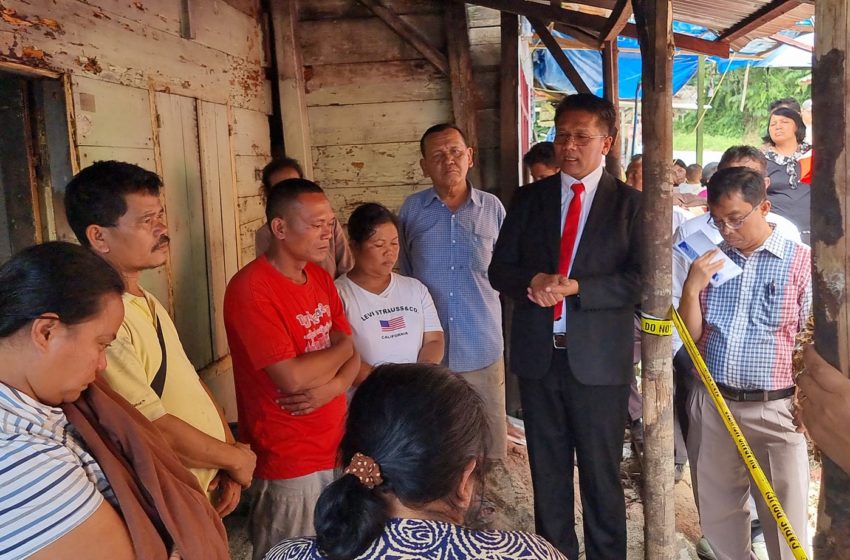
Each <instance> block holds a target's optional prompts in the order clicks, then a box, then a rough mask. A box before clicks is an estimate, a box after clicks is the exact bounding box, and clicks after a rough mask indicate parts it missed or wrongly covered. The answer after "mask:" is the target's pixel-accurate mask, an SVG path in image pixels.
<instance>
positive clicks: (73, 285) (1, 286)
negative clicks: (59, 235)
mask: <svg viewBox="0 0 850 560" xmlns="http://www.w3.org/2000/svg"><path fill="white" fill-rule="evenodd" d="M123 293H124V281H123V280H122V279H121V275H120V274H118V272H117V271H116V270H115V269H114V268H112V266H110V265H109V263H107V262H106V261H105V260H103V259H102V258H100V257H99V256H97V255H96V254H94V253H93V252H92V251H90V250H88V249H86V248H84V247H81V246H79V245H75V244H73V243H68V242H65V241H50V242H48V243H42V244H41V245H33V246H32V247H28V248H26V249H23V250H22V251H20V252H19V253H17V254H16V255H14V256H13V257H12V258H11V259H9V260H8V261H7V262H6V263H5V264H4V265H3V266H0V338H5V337H8V336H11V335H13V334H15V333H16V332H18V331H19V330H20V329H21V328H23V327H25V326H26V325H28V324H29V323H30V322H31V321H33V320H35V319H37V318H38V317H40V316H42V315H44V314H45V313H55V314H56V315H58V316H59V320H60V321H62V322H63V323H65V324H66V325H74V324H77V323H82V322H84V321H86V320H88V319H90V318H91V317H93V316H94V315H96V314H97V313H98V312H99V311H100V310H101V306H102V303H103V296H105V295H107V294H116V295H118V296H120V295H121V294H123Z"/></svg>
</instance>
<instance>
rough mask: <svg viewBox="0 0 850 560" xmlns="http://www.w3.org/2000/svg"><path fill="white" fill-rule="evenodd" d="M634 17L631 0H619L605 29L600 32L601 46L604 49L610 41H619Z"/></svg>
mask: <svg viewBox="0 0 850 560" xmlns="http://www.w3.org/2000/svg"><path fill="white" fill-rule="evenodd" d="M631 16H632V3H631V0H617V5H616V6H614V9H613V10H612V11H611V15H610V16H609V17H608V21H607V22H606V23H605V27H603V28H602V30H601V31H600V32H599V46H600V47H602V46H604V45H605V44H606V43H608V42H610V41H614V40H615V39H617V36H618V35H619V34H620V31H621V30H622V29H623V27H625V25H626V24H627V23H628V22H629V18H630V17H631Z"/></svg>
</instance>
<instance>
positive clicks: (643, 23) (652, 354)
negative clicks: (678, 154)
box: [634, 0, 676, 558]
mask: <svg viewBox="0 0 850 560" xmlns="http://www.w3.org/2000/svg"><path fill="white" fill-rule="evenodd" d="M634 2H635V5H634V11H635V16H636V19H637V28H638V29H639V30H640V33H639V37H638V41H639V42H640V48H641V60H642V62H643V69H642V73H643V77H642V80H641V83H642V85H643V97H642V100H641V105H642V106H641V114H642V115H643V148H644V149H643V204H642V207H641V218H640V225H641V233H640V241H641V247H643V248H644V249H645V250H644V251H643V253H642V256H641V285H642V295H641V309H642V310H643V311H644V312H646V313H649V314H650V315H654V316H656V317H669V313H670V306H671V299H672V282H671V276H672V275H671V271H672V258H673V257H672V254H671V251H672V228H671V227H670V225H671V224H672V223H673V183H672V181H671V176H672V174H671V171H672V169H671V168H672V161H673V88H672V76H673V54H674V52H675V48H674V45H673V29H672V21H673V17H672V16H673V14H672V13H671V10H672V7H671V2H670V0H634ZM672 356H673V348H672V344H671V337H669V336H656V335H652V334H648V333H643V335H642V337H641V364H642V368H641V379H642V384H643V423H644V465H643V467H644V473H645V478H644V503H643V504H644V505H643V511H644V518H645V520H646V521H645V524H644V542H645V545H644V546H645V548H644V551H645V552H644V558H675V557H676V549H675V543H676V538H675V536H676V518H675V500H673V498H672V496H673V485H674V484H675V483H674V480H673V413H674V412H673V359H672Z"/></svg>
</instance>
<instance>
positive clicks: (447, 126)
mask: <svg viewBox="0 0 850 560" xmlns="http://www.w3.org/2000/svg"><path fill="white" fill-rule="evenodd" d="M446 130H456V131H457V132H458V134H460V137H461V138H463V143H464V144H465V145H466V147H467V148H468V147H469V142H468V141H467V140H466V134H464V133H463V131H462V130H461V129H460V127H459V126H457V125H456V124H452V123H440V124H435V125H434V126H432V127H430V128H429V129H428V130H426V131H425V132H424V133H422V138H420V139H419V151H420V152H422V155H423V156H424V155H425V139H426V138H428V137H429V136H431V135H432V134H437V133H438V132H444V131H446Z"/></svg>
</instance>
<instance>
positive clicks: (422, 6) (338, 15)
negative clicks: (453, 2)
mask: <svg viewBox="0 0 850 560" xmlns="http://www.w3.org/2000/svg"><path fill="white" fill-rule="evenodd" d="M383 3H384V5H385V6H386V7H387V8H389V9H391V10H392V11H394V12H395V13H397V14H400V15H410V14H435V13H439V12H440V9H441V8H440V4H439V2H434V1H433V0H383ZM299 11H300V14H301V20H302V21H308V20H318V19H333V20H344V19H356V18H366V17H371V16H372V12H371V11H370V10H369V9H368V8H367V7H366V6H364V5H362V4H361V3H360V2H358V1H357V0H307V1H302V2H301V3H300V6H299Z"/></svg>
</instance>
